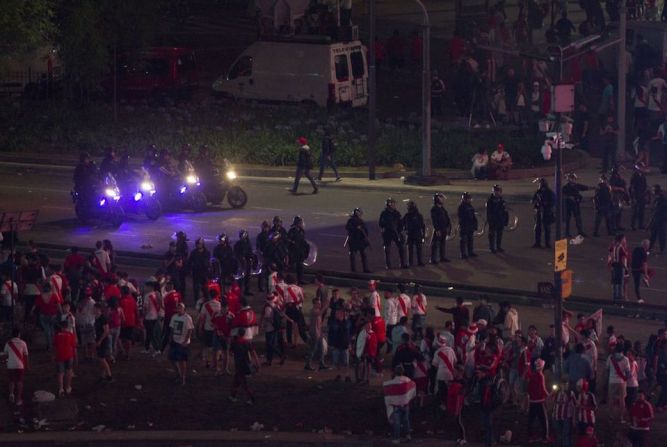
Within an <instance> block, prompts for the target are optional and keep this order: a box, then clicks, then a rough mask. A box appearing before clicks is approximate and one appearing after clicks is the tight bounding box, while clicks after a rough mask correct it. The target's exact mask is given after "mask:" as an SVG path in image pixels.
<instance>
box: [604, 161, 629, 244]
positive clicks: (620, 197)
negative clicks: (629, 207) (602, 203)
mask: <svg viewBox="0 0 667 447" xmlns="http://www.w3.org/2000/svg"><path fill="white" fill-rule="evenodd" d="M609 186H611V199H612V202H611V203H612V205H611V222H612V226H613V227H614V231H624V230H625V228H623V225H622V224H621V221H622V218H623V204H624V203H626V202H628V200H629V196H628V190H627V186H626V183H625V180H623V177H621V174H620V173H619V172H618V170H617V169H616V168H614V169H612V171H611V177H610V178H609Z"/></svg>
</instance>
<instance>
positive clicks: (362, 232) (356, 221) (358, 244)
mask: <svg viewBox="0 0 667 447" xmlns="http://www.w3.org/2000/svg"><path fill="white" fill-rule="evenodd" d="M363 215H364V213H363V211H362V210H361V209H360V208H355V209H354V210H353V211H352V215H351V216H350V218H349V219H348V220H347V223H346V224H345V231H347V249H348V250H349V252H350V270H351V271H352V272H356V271H357V261H356V253H359V256H360V257H361V267H362V268H363V269H364V273H370V270H369V269H368V260H367V258H366V248H368V247H369V246H370V242H369V240H368V228H366V224H365V223H364V220H363V219H362V217H363Z"/></svg>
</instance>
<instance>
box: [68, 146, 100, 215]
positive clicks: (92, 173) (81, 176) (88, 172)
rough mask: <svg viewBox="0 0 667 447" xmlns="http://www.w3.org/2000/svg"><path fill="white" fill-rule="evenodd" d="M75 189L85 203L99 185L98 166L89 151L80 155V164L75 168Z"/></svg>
mask: <svg viewBox="0 0 667 447" xmlns="http://www.w3.org/2000/svg"><path fill="white" fill-rule="evenodd" d="M73 180H74V191H75V192H76V193H78V194H79V196H80V198H81V200H82V201H83V203H86V204H87V200H89V198H90V197H92V196H93V195H94V193H95V191H96V190H97V189H98V187H99V178H98V172H97V167H96V166H95V163H94V162H93V160H92V159H91V158H90V155H89V154H88V152H82V153H81V154H80V155H79V164H78V165H76V168H74V178H73Z"/></svg>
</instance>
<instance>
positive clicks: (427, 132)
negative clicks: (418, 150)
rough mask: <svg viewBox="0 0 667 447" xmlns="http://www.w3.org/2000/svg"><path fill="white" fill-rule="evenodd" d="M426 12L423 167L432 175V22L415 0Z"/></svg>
mask: <svg viewBox="0 0 667 447" xmlns="http://www.w3.org/2000/svg"><path fill="white" fill-rule="evenodd" d="M371 2H372V0H371ZM415 2H417V4H418V5H419V6H420V7H421V9H422V12H423V13H424V34H423V41H424V42H423V45H422V169H421V175H422V176H423V177H430V176H431V24H430V20H429V16H428V11H427V10H426V7H425V6H424V4H423V3H422V2H421V0H415Z"/></svg>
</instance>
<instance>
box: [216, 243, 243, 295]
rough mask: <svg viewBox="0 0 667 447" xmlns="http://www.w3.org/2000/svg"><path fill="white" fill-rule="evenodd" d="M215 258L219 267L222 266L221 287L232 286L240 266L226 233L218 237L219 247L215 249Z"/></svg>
mask: <svg viewBox="0 0 667 447" xmlns="http://www.w3.org/2000/svg"><path fill="white" fill-rule="evenodd" d="M213 257H214V258H215V259H216V260H217V261H218V265H219V266H220V283H221V284H220V285H221V286H225V285H229V284H231V283H232V280H233V279H234V275H235V274H236V271H237V270H238V264H237V260H236V256H235V255H234V249H233V248H232V246H231V244H230V242H229V238H228V237H227V235H226V234H225V233H220V234H219V235H218V245H216V246H215V248H214V249H213Z"/></svg>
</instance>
